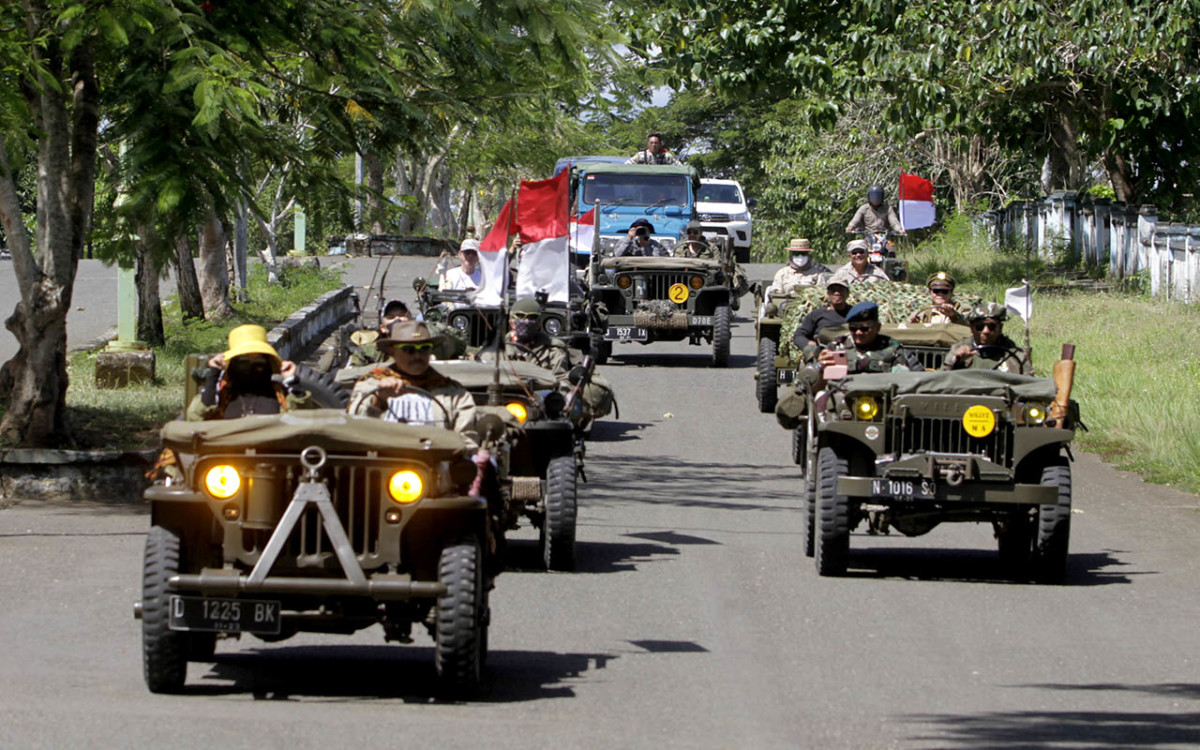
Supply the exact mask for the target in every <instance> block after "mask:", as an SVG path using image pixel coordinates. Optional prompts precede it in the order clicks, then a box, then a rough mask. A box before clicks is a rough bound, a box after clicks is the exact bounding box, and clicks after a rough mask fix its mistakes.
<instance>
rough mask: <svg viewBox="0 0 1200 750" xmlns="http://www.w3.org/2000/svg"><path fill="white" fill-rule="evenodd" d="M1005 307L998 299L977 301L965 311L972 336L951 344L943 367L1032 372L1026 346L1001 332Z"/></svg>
mask: <svg viewBox="0 0 1200 750" xmlns="http://www.w3.org/2000/svg"><path fill="white" fill-rule="evenodd" d="M1007 318H1008V309H1007V308H1006V307H1005V306H1004V305H1001V304H1000V303H998V302H988V303H987V304H984V305H980V306H979V307H976V308H975V309H974V310H972V311H971V312H970V314H969V315H967V322H968V323H970V325H971V338H969V339H963V340H962V341H959V342H958V343H957V344H955V345H954V346H952V347H950V353H949V354H947V355H946V359H945V360H943V361H942V369H943V370H966V369H972V370H999V371H1001V372H1014V373H1020V374H1021V375H1032V374H1033V364H1032V363H1031V362H1030V361H1029V356H1028V355H1027V354H1026V353H1025V350H1024V349H1022V348H1021V347H1019V346H1017V344H1016V342H1014V341H1013V340H1012V339H1010V338H1009V337H1008V336H1005V335H1004V321H1005V320H1006V319H1007Z"/></svg>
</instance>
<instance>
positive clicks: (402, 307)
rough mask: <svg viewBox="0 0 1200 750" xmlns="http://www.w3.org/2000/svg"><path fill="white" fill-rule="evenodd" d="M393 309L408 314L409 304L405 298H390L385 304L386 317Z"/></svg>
mask: <svg viewBox="0 0 1200 750" xmlns="http://www.w3.org/2000/svg"><path fill="white" fill-rule="evenodd" d="M393 310H395V311H396V312H399V313H402V314H407V313H408V304H407V303H406V302H405V301H404V300H400V299H390V300H388V301H387V304H385V305H384V306H383V314H384V316H385V317H386V316H388V314H389V313H390V312H391V311H393Z"/></svg>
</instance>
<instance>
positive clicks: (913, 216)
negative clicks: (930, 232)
mask: <svg viewBox="0 0 1200 750" xmlns="http://www.w3.org/2000/svg"><path fill="white" fill-rule="evenodd" d="M899 195H900V225H901V226H903V227H904V229H905V231H907V230H909V229H920V228H921V227H928V226H932V225H933V222H934V221H936V220H937V214H936V212H935V211H934V208H933V183H932V182H930V181H929V180H927V179H925V178H924V177H917V176H916V175H915V174H906V173H904V172H901V173H900V193H899Z"/></svg>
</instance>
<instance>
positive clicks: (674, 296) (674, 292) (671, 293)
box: [667, 284, 689, 305]
mask: <svg viewBox="0 0 1200 750" xmlns="http://www.w3.org/2000/svg"><path fill="white" fill-rule="evenodd" d="M688 294H689V292H688V288H687V284H672V285H671V288H670V289H668V290H667V296H668V297H670V298H671V301H672V302H674V303H675V304H677V305H682V304H683V303H684V302H687V299H688Z"/></svg>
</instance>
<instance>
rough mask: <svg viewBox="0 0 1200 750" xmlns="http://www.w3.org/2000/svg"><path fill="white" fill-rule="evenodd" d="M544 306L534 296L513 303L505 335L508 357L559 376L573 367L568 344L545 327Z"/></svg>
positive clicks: (506, 354)
mask: <svg viewBox="0 0 1200 750" xmlns="http://www.w3.org/2000/svg"><path fill="white" fill-rule="evenodd" d="M541 318H542V308H541V306H540V305H539V304H538V302H537V300H535V299H533V298H532V297H526V298H525V299H519V300H517V301H516V302H515V303H513V306H512V309H511V310H509V313H508V334H507V335H506V336H505V337H504V356H505V357H507V358H508V359H511V360H516V361H518V362H532V363H533V364H535V365H537V366H538V367H541V368H543V369H546V370H550V371H551V372H553V373H554V374H555V375H557V376H558V377H560V378H561V377H566V375H567V373H568V372H570V370H571V354H570V352H569V351H568V350H567V345H566V344H564V343H563V342H562V341H559V340H558V339H556V338H553V337H551V336H550V334H548V333H546V332H545V331H543V330H542V320H541Z"/></svg>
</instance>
